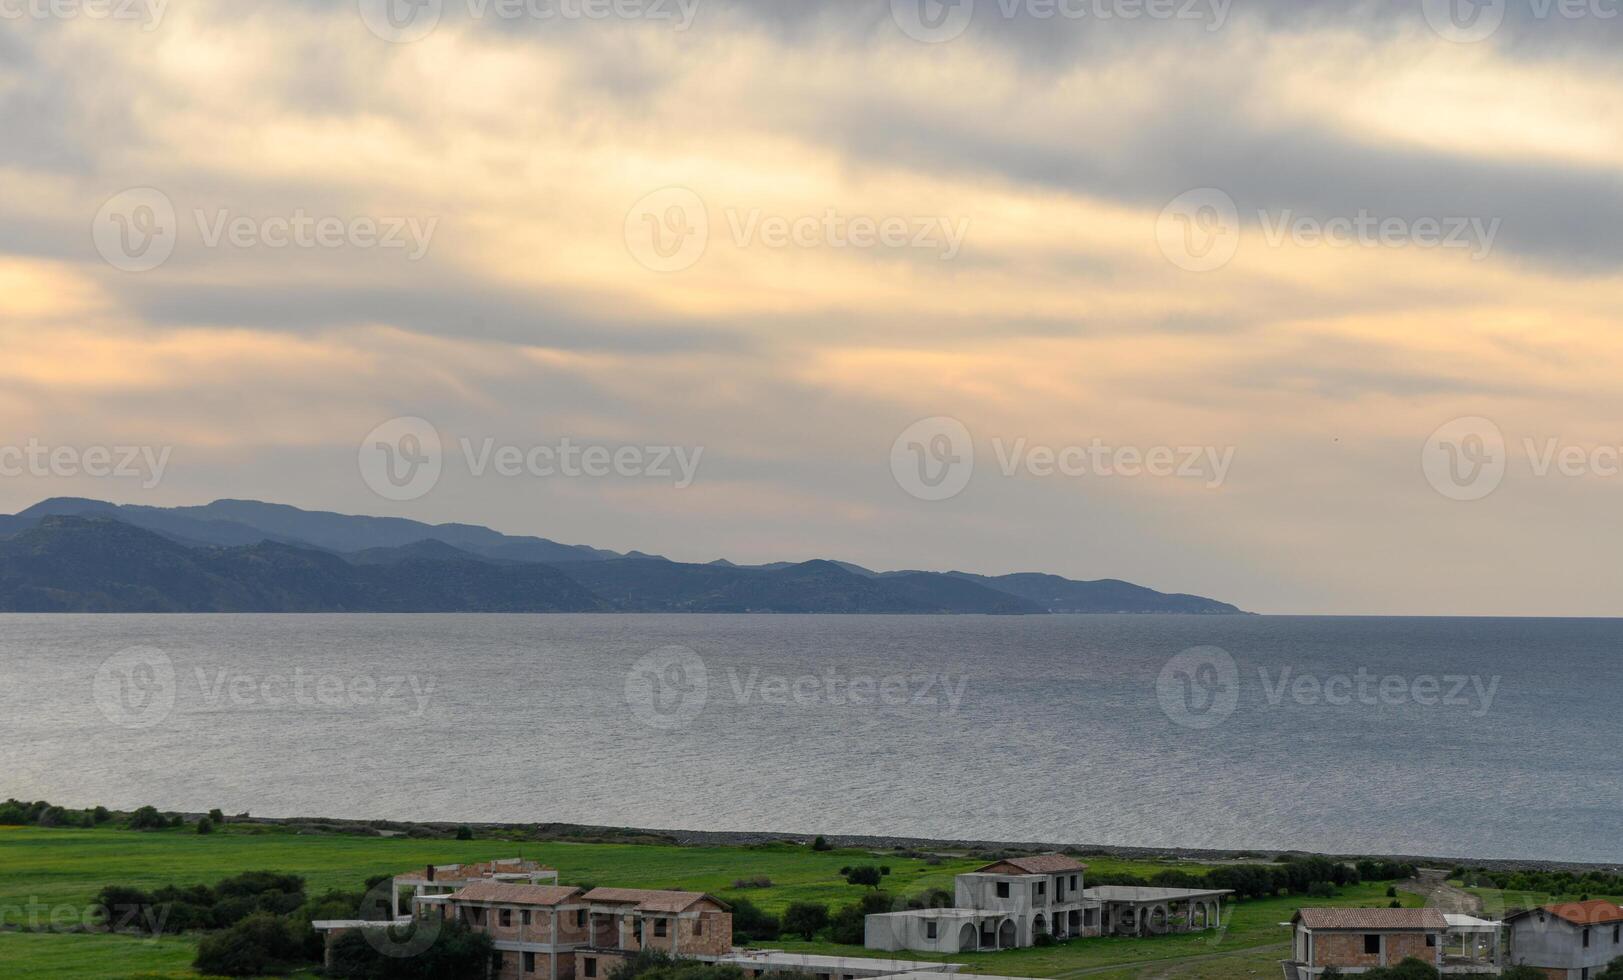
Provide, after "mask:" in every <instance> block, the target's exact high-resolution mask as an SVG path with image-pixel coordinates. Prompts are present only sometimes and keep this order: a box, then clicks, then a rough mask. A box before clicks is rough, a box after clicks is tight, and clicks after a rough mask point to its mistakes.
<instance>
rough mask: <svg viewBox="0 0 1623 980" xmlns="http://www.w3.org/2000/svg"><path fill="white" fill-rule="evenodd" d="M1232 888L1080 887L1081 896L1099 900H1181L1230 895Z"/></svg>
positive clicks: (1232, 891)
mask: <svg viewBox="0 0 1623 980" xmlns="http://www.w3.org/2000/svg"><path fill="white" fill-rule="evenodd" d="M1233 893H1234V890H1233V889H1232V888H1144V887H1141V886H1139V885H1099V886H1097V887H1094V888H1084V889H1082V897H1083V898H1095V899H1098V900H1099V901H1101V902H1181V901H1183V900H1184V899H1187V898H1215V897H1217V896H1219V895H1232V894H1233Z"/></svg>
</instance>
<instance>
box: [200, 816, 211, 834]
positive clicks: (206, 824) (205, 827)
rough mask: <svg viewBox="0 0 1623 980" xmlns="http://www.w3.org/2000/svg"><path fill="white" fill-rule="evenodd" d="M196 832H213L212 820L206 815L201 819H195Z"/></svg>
mask: <svg viewBox="0 0 1623 980" xmlns="http://www.w3.org/2000/svg"><path fill="white" fill-rule="evenodd" d="M197 832H198V833H200V834H212V833H214V821H212V820H210V819H209V818H208V817H204V818H203V819H201V820H199V821H197Z"/></svg>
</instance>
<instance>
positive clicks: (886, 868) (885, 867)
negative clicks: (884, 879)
mask: <svg viewBox="0 0 1623 980" xmlns="http://www.w3.org/2000/svg"><path fill="white" fill-rule="evenodd" d="M879 873H880V874H882V875H888V874H890V865H888V864H881V865H880V866H879Z"/></svg>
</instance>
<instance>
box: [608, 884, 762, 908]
mask: <svg viewBox="0 0 1623 980" xmlns="http://www.w3.org/2000/svg"><path fill="white" fill-rule="evenodd" d="M586 901H588V902H597V903H601V904H603V905H635V906H636V907H637V911H639V912H684V911H686V910H687V909H689V908H691V907H692V906H693V905H694V904H696V903H698V902H701V901H708V902H714V903H715V904H717V905H719V906H721V907H722V908H723V909H727V908H730V906H729V905H728V904H727V903H726V902H723V901H722V900H721V899H719V898H715V897H714V896H711V895H706V894H704V893H703V892H665V891H655V890H653V889H648V888H594V889H592V890H591V891H589V892H587V893H586Z"/></svg>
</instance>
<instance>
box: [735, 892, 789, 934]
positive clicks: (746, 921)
mask: <svg viewBox="0 0 1623 980" xmlns="http://www.w3.org/2000/svg"><path fill="white" fill-rule="evenodd" d="M732 906H733V942H735V943H737V942H741V941H745V942H747V941H750V940H754V941H757V942H761V941H767V940H772V939H776V938H778V933H780V932H781V931H783V926H782V925H781V924H780V923H779V922H778V917H777V916H775V915H768V914H767V913H765V912H762V911H761V910H760V908H759V907H758V906H757V905H756V904H755V903H754V902H752V901H750V900H749V899H747V898H735V899H733V900H732Z"/></svg>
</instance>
